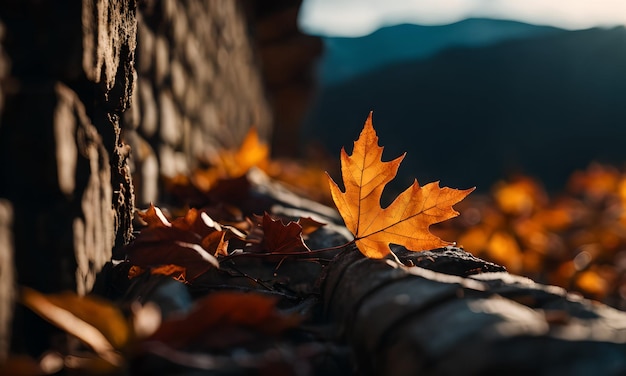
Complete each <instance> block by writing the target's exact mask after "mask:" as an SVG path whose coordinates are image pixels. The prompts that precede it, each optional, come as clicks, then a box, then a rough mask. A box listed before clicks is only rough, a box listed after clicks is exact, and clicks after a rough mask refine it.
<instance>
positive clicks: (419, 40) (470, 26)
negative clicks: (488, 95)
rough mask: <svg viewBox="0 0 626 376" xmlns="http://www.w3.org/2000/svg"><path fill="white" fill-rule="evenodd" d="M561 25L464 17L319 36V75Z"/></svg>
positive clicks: (329, 80) (358, 70) (337, 75)
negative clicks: (358, 35) (321, 50)
mask: <svg viewBox="0 0 626 376" xmlns="http://www.w3.org/2000/svg"><path fill="white" fill-rule="evenodd" d="M555 32H564V31H563V30H561V29H557V28H553V27H548V26H535V25H529V24H525V23H521V22H515V21H504V20H490V19H467V20H463V21H460V22H456V23H453V24H450V25H443V26H420V25H409V24H405V25H396V26H390V27H384V28H381V29H379V30H377V31H375V32H374V33H372V34H370V35H367V36H365V37H361V38H323V40H324V46H325V53H324V56H323V58H322V60H321V61H320V68H319V76H320V79H321V84H322V85H323V86H331V85H334V84H337V83H341V82H342V81H345V80H348V79H351V78H354V77H357V76H359V75H362V74H364V73H368V72H371V71H373V70H375V69H378V68H380V67H383V66H385V65H387V64H390V63H398V62H406V61H412V60H417V59H423V58H427V57H430V56H432V55H434V54H436V53H438V52H440V51H442V50H445V49H449V48H451V47H479V46H485V45H489V44H493V43H497V42H501V41H504V40H508V39H513V38H528V37H531V36H538V35H545V34H549V33H555Z"/></svg>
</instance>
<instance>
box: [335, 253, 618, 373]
mask: <svg viewBox="0 0 626 376" xmlns="http://www.w3.org/2000/svg"><path fill="white" fill-rule="evenodd" d="M397 253H398V254H399V256H400V259H401V260H403V262H405V263H409V264H413V265H416V266H413V267H408V268H405V267H403V268H393V267H392V266H390V264H389V263H386V262H385V260H370V259H365V258H364V257H363V256H361V255H360V253H359V252H358V251H356V250H352V251H350V252H346V253H344V254H341V255H340V256H338V257H337V259H336V260H334V261H333V262H332V263H331V264H330V265H329V266H328V270H327V277H326V280H325V282H324V286H323V296H324V304H325V311H326V313H327V315H328V316H329V317H330V319H331V320H333V321H334V322H335V323H336V326H337V328H338V330H339V332H340V333H341V335H342V336H343V338H345V339H346V340H347V341H348V342H349V343H350V344H351V345H352V346H353V349H354V352H355V355H356V359H357V360H358V363H359V366H360V370H361V372H362V373H364V374H376V375H414V374H424V375H458V374H464V375H483V374H503V373H506V374H518V373H519V374H529V373H531V374H546V375H547V374H589V373H590V372H592V373H596V374H604V375H618V374H624V373H625V372H626V356H625V355H626V313H624V312H621V311H617V310H615V309H613V308H610V307H608V306H605V305H602V304H599V303H595V302H591V301H588V300H585V299H582V298H580V297H578V296H576V295H573V294H569V293H567V292H566V291H565V290H563V289H561V288H558V287H555V286H546V285H540V284H537V283H534V282H533V281H531V280H529V279H527V278H523V277H519V276H514V275H511V274H508V273H506V272H504V271H501V270H502V268H501V267H498V266H497V265H494V264H491V263H487V262H484V261H482V260H479V259H476V258H474V257H472V256H471V255H470V254H468V253H466V252H464V251H463V250H461V249H456V248H446V249H441V250H433V251H430V252H423V253H408V252H407V251H403V250H398V252H397ZM433 270H438V272H436V271H433ZM446 273H447V274H446Z"/></svg>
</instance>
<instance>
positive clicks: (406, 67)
mask: <svg viewBox="0 0 626 376" xmlns="http://www.w3.org/2000/svg"><path fill="white" fill-rule="evenodd" d="M364 58H367V57H366V56H365V57H364ZM370 110H373V111H374V126H375V128H376V130H377V131H378V134H379V137H380V143H381V145H383V146H385V154H384V158H386V159H387V160H388V159H391V158H394V157H396V156H398V155H400V154H401V153H402V152H404V151H407V152H408V155H407V157H406V158H405V161H404V162H403V165H402V166H401V167H400V175H401V176H400V179H399V180H398V182H399V183H400V184H399V185H398V186H404V185H408V184H409V183H410V181H411V180H412V177H417V178H418V180H419V181H420V182H421V183H426V182H429V181H433V180H441V183H442V185H447V186H451V187H456V188H467V187H471V186H478V189H479V190H483V191H484V190H486V189H488V188H489V187H490V186H491V185H492V184H493V183H494V182H495V181H496V180H498V179H499V178H502V177H505V176H506V175H508V174H511V173H515V172H523V173H526V174H530V175H532V176H535V177H538V178H540V179H541V180H542V181H543V182H544V184H545V185H546V186H547V188H548V189H559V188H561V187H562V186H563V184H564V183H565V181H566V178H567V176H569V174H570V173H571V172H572V171H573V170H575V169H582V168H585V167H586V166H587V165H588V164H589V163H590V162H591V161H601V162H611V163H623V162H624V161H626V29H625V28H624V27H618V28H613V29H589V30H582V31H568V32H558V33H548V34H545V35H539V36H532V37H529V38H524V39H516V40H508V41H504V42H501V43H497V44H495V45H488V46H483V47H479V48H452V49H448V50H445V51H442V52H440V53H438V54H436V55H434V56H432V57H430V58H428V59H421V60H416V61H412V62H405V63H399V64H394V65H388V66H386V67H384V68H381V69H378V70H376V71H373V72H371V73H368V74H366V75H361V76H359V77H358V78H355V79H353V80H349V81H346V82H345V83H343V84H341V85H336V86H333V87H325V88H324V87H322V88H321V90H320V91H319V93H318V95H317V98H316V100H315V101H314V104H313V105H312V108H311V110H310V112H309V114H308V117H307V119H306V120H305V122H304V124H303V131H302V139H303V140H306V141H307V142H311V141H314V142H319V143H321V144H322V145H324V146H325V147H326V148H328V150H329V152H331V153H332V154H333V155H335V154H336V155H338V154H339V150H340V149H341V147H342V146H344V145H345V146H346V148H347V150H348V151H350V150H351V148H352V141H353V140H355V139H356V138H357V136H358V134H359V131H360V129H361V127H362V125H363V122H364V120H365V118H366V117H367V114H368V112H369V111H370Z"/></svg>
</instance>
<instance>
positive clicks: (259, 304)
mask: <svg viewBox="0 0 626 376" xmlns="http://www.w3.org/2000/svg"><path fill="white" fill-rule="evenodd" d="M277 302H278V300H277V299H276V298H274V297H269V296H266V295H261V294H258V293H242V292H234V291H232V292H231V291H221V292H214V293H211V294H209V295H207V296H206V297H204V298H202V299H200V300H198V301H197V302H196V303H195V305H194V308H193V309H192V310H191V311H190V312H189V314H187V315H186V316H183V317H176V318H172V319H170V320H167V321H164V322H163V323H162V324H161V327H160V328H159V329H158V330H157V331H156V332H155V333H154V334H153V335H152V336H150V337H149V338H148V339H147V340H148V341H159V342H163V343H166V344H168V345H169V346H172V347H174V348H179V347H184V346H189V345H191V344H194V343H196V342H209V343H211V344H212V345H213V346H215V347H222V346H225V347H226V346H233V345H235V344H236V343H233V341H239V340H245V339H247V338H248V337H247V336H244V337H239V336H233V337H237V338H229V335H228V334H229V333H231V334H235V333H236V329H237V328H242V329H244V330H246V331H253V332H257V333H263V334H269V335H277V334H280V333H281V332H283V331H285V330H287V329H289V328H293V327H296V326H297V325H298V324H300V322H301V320H302V318H301V317H300V316H298V315H293V314H291V315H287V314H283V313H281V312H280V311H278V310H277V309H276V304H277Z"/></svg>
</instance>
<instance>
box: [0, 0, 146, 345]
mask: <svg viewBox="0 0 626 376" xmlns="http://www.w3.org/2000/svg"><path fill="white" fill-rule="evenodd" d="M135 9H136V4H135V1H134V0H117V1H111V2H110V1H106V0H83V1H82V2H81V1H70V0H59V1H54V2H42V1H36V0H6V1H3V2H1V3H0V30H2V33H1V34H2V54H1V55H0V92H1V93H2V98H1V101H0V102H2V104H1V105H0V108H1V109H2V114H1V118H0V119H1V120H0V200H1V201H2V215H1V217H2V219H1V220H0V227H1V228H2V230H0V232H3V235H6V234H7V233H8V234H9V236H7V237H6V238H4V237H3V241H2V242H0V260H2V267H1V268H0V274H1V275H0V307H2V308H1V310H2V312H0V320H2V321H0V357H2V356H4V355H5V353H6V348H7V344H8V343H9V331H10V329H9V328H10V325H9V322H10V320H11V319H10V316H11V314H12V313H13V317H14V319H13V325H12V330H13V331H14V332H15V333H16V334H15V335H14V336H13V341H12V346H13V348H14V349H16V351H20V350H24V351H26V350H29V351H34V352H36V351H37V346H38V344H36V343H35V342H37V341H36V340H33V339H32V338H31V337H35V336H31V335H30V334H29V333H31V332H30V331H31V330H32V329H33V326H32V325H31V324H32V322H31V321H29V317H28V315H25V314H24V312H23V309H22V308H21V307H20V306H15V309H16V311H15V312H13V310H12V308H11V307H13V297H14V296H15V292H14V291H15V290H14V286H15V284H19V285H24V286H30V287H33V288H35V289H37V290H40V291H44V292H51V291H59V290H65V289H70V290H75V291H77V292H78V293H81V294H84V293H86V292H87V291H89V290H90V289H91V287H92V285H93V283H94V281H95V278H96V273H97V272H98V271H99V270H100V269H101V268H102V266H103V265H104V264H105V263H106V262H107V261H108V260H109V259H110V257H111V252H112V248H113V247H114V245H115V244H117V245H121V244H124V243H126V242H128V241H129V240H130V236H131V230H132V229H131V216H132V210H133V194H132V185H131V178H130V174H129V169H128V166H127V156H128V148H127V147H126V146H125V145H123V143H122V142H121V139H120V134H121V128H120V125H119V118H120V116H121V113H122V112H123V111H124V110H125V109H126V108H127V107H128V104H129V102H130V94H131V92H132V87H133V82H134V78H133V63H134V50H135V34H136V18H135ZM7 307H9V308H7ZM42 346H45V345H43V344H42Z"/></svg>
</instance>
